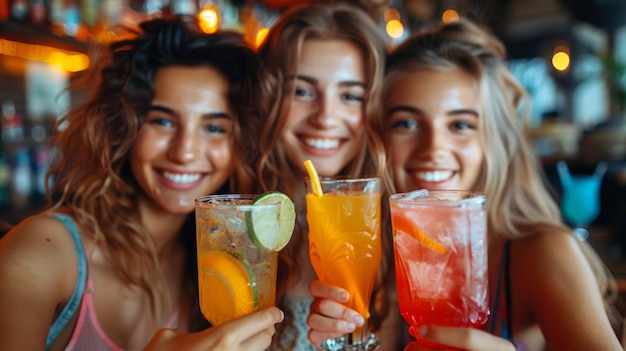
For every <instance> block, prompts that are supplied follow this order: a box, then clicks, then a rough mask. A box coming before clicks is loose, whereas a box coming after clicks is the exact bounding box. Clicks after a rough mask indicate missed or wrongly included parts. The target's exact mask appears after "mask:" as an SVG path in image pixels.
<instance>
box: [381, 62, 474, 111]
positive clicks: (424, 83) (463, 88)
mask: <svg viewBox="0 0 626 351" xmlns="http://www.w3.org/2000/svg"><path fill="white" fill-rule="evenodd" d="M388 78H391V79H390V80H388V82H387V87H386V93H385V104H386V105H389V104H395V103H407V102H416V101H428V102H430V103H442V102H444V101H449V100H451V99H452V100H456V101H458V102H460V103H462V104H464V105H470V106H472V107H478V106H479V105H480V104H481V100H480V84H479V82H478V81H477V80H476V79H475V78H474V77H473V76H472V75H470V74H469V73H467V72H465V71H463V70H461V69H458V68H446V69H429V68H420V69H416V70H412V71H404V72H395V73H394V77H388Z"/></svg>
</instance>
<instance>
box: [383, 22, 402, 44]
mask: <svg viewBox="0 0 626 351" xmlns="http://www.w3.org/2000/svg"><path fill="white" fill-rule="evenodd" d="M385 30H386V31H387V35H389V36H390V37H392V38H394V39H397V38H400V37H402V35H403V34H404V26H403V25H402V22H400V21H398V20H395V19H393V20H390V21H389V22H387V25H386V26H385Z"/></svg>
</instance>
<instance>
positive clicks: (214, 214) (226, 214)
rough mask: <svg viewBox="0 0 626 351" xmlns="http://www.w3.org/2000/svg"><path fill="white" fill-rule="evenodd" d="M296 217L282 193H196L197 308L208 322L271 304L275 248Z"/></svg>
mask: <svg viewBox="0 0 626 351" xmlns="http://www.w3.org/2000/svg"><path fill="white" fill-rule="evenodd" d="M281 215H282V217H281ZM294 223H295V212H294V211H293V203H292V202H291V201H290V200H289V198H287V197H286V196H285V195H284V194H281V193H276V192H271V193H266V194H263V195H261V196H256V195H239V194H233V195H210V196H203V197H200V198H198V199H196V240H197V249H198V288H199V296H200V309H201V310H202V314H203V315H204V317H205V318H206V319H207V320H208V321H209V322H211V324H213V325H220V324H223V323H226V322H229V321H231V320H233V319H235V318H238V317H241V316H244V315H246V314H248V313H251V312H254V311H256V310H258V309H261V308H265V307H269V306H273V305H274V302H275V299H276V266H277V257H278V251H279V250H280V249H282V248H283V247H284V246H285V245H286V244H287V241H289V238H290V237H291V233H292V232H293V225H294Z"/></svg>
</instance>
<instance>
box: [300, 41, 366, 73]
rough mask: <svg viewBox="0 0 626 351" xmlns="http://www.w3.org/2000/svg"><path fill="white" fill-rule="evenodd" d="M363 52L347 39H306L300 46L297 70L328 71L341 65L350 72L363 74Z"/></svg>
mask: <svg viewBox="0 0 626 351" xmlns="http://www.w3.org/2000/svg"><path fill="white" fill-rule="evenodd" d="M363 61H364V57H363V53H362V51H361V49H360V48H359V46H358V45H357V44H356V43H354V42H352V41H350V40H347V39H317V38H312V39H307V40H305V41H304V44H303V46H302V52H301V53H300V58H299V62H298V72H306V71H307V70H311V71H321V72H326V73H329V72H330V71H333V70H336V69H337V68H339V67H341V68H342V69H344V70H346V71H347V72H351V73H352V74H355V73H359V74H361V75H362V74H363V72H362V71H363V66H364V65H363Z"/></svg>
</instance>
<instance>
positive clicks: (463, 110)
mask: <svg viewBox="0 0 626 351" xmlns="http://www.w3.org/2000/svg"><path fill="white" fill-rule="evenodd" d="M396 112H409V113H413V114H417V115H423V114H424V111H422V110H421V109H419V108H415V107H413V106H407V105H398V106H394V108H392V109H390V110H389V111H387V113H386V115H387V116H389V115H392V114H394V113H396ZM446 115H447V116H455V115H474V116H476V118H478V117H479V114H478V111H476V110H473V109H469V108H461V109H456V110H451V111H447V112H446Z"/></svg>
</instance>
